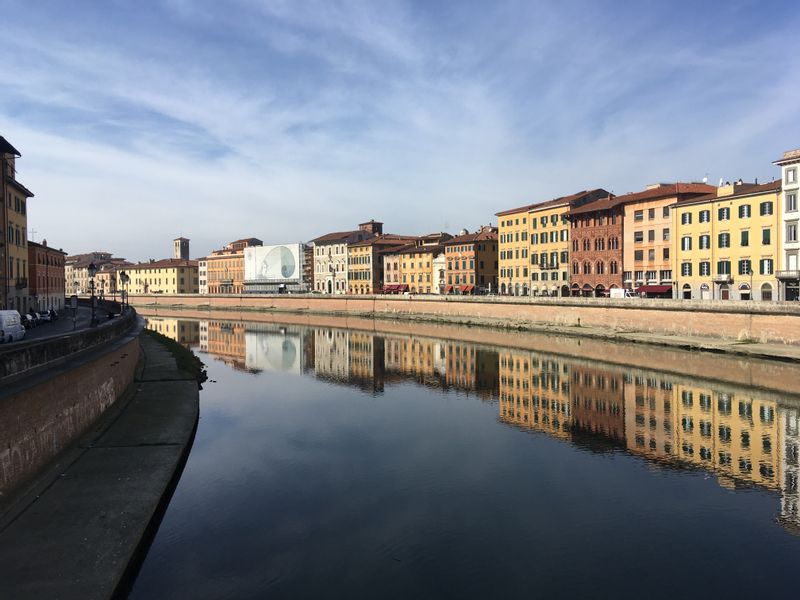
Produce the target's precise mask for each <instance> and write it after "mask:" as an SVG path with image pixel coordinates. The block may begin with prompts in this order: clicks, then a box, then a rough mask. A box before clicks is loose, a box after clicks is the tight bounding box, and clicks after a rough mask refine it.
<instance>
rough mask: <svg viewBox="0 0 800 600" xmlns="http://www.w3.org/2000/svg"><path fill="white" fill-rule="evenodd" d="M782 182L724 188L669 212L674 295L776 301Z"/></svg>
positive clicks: (728, 185)
mask: <svg viewBox="0 0 800 600" xmlns="http://www.w3.org/2000/svg"><path fill="white" fill-rule="evenodd" d="M780 196H781V182H780V181H776V182H772V183H767V184H761V185H758V184H750V183H742V182H741V180H739V181H738V182H735V183H728V184H725V185H723V186H721V187H719V188H717V190H716V193H715V194H709V195H707V196H701V197H699V198H696V199H693V200H689V201H686V202H681V203H678V204H675V205H673V207H672V228H673V230H674V231H675V240H674V242H675V252H674V254H675V256H674V259H673V272H674V273H675V277H676V282H675V288H676V290H675V295H676V296H677V297H678V298H685V299H701V300H707V299H719V300H767V301H771V300H777V299H778V280H777V276H776V271H777V264H778V256H779V253H780V234H781V228H780V210H779V206H780Z"/></svg>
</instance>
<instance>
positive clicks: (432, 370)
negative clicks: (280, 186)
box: [148, 319, 800, 532]
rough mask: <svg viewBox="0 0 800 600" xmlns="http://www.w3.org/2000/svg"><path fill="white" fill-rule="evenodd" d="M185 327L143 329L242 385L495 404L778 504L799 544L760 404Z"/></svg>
mask: <svg viewBox="0 0 800 600" xmlns="http://www.w3.org/2000/svg"><path fill="white" fill-rule="evenodd" d="M188 323H189V322H184V321H177V320H174V319H173V320H169V319H162V320H160V321H157V320H154V326H153V327H151V328H154V329H156V331H159V329H158V326H159V325H160V326H161V328H162V329H161V332H162V333H165V334H166V335H170V333H173V334H174V333H178V334H182V335H183V336H184V337H183V339H184V340H187V341H185V342H184V341H182V340H179V341H182V343H191V342H188V340H190V339H192V336H195V337H196V338H199V341H200V349H201V351H203V352H208V353H209V354H211V355H213V356H216V357H218V358H220V359H221V360H224V361H225V362H226V363H227V364H229V365H231V366H233V367H234V368H237V369H239V370H242V371H248V372H251V373H257V372H260V371H267V370H269V371H280V372H285V373H294V374H303V373H306V374H309V375H311V374H313V375H314V376H315V377H317V378H319V379H322V380H325V381H328V382H330V383H333V384H336V385H347V386H352V387H355V388H357V389H359V390H361V391H363V392H366V393H370V394H375V395H377V394H381V393H383V392H384V390H385V388H386V387H387V386H391V385H396V384H400V383H403V382H416V383H417V384H421V385H425V386H429V387H435V388H441V389H443V390H450V389H452V390H457V391H459V392H462V393H465V394H475V395H476V396H477V397H479V398H480V399H482V400H485V401H495V400H497V401H498V402H499V416H500V420H501V422H503V423H506V424H509V425H512V426H515V427H519V428H523V429H526V430H531V431H537V432H542V433H545V434H547V435H550V436H553V437H556V438H559V439H561V440H564V441H568V442H570V443H572V444H576V445H578V446H580V447H583V448H586V449H589V450H592V451H599V452H612V451H626V452H628V453H631V454H634V455H638V456H641V457H643V458H644V459H646V460H648V461H650V462H652V463H653V464H656V465H660V466H662V467H666V468H681V469H686V468H689V469H702V470H705V471H708V472H711V473H714V474H715V475H716V476H717V479H718V481H719V483H720V485H723V486H726V487H731V488H733V487H736V486H742V485H750V486H752V485H755V486H759V487H761V488H766V489H768V490H772V491H774V492H776V493H779V494H780V496H781V501H780V515H779V521H780V522H781V523H782V524H783V525H784V526H785V527H786V528H787V529H790V530H792V531H797V532H800V515H799V514H798V513H799V512H800V495H799V493H798V477H799V476H800V475H799V473H800V467H799V465H798V460H799V459H800V456H799V455H800V411H799V410H798V408H797V407H796V406H794V405H792V404H789V403H786V404H785V405H784V404H783V403H782V401H780V399H779V398H777V397H774V396H771V395H770V394H769V393H759V392H754V391H752V390H744V389H741V388H733V387H728V386H725V385H724V384H711V383H701V382H698V381H693V380H689V379H686V378H681V377H680V376H677V375H668V374H664V373H659V372H656V371H641V370H630V369H625V368H623V367H615V366H606V365H600V364H598V363H594V362H591V361H589V360H581V359H576V358H564V357H559V356H555V355H547V354H543V353H539V352H531V351H525V350H513V349H502V350H499V351H498V350H496V349H493V348H490V347H484V346H480V345H476V344H472V343H467V342H459V341H454V340H440V339H434V338H428V337H423V336H416V335H394V334H381V335H378V334H375V333H373V332H369V331H357V330H346V329H334V328H328V327H313V328H309V327H302V326H291V325H285V326H284V325H274V324H253V323H241V322H237V323H226V322H219V321H203V322H201V323H200V324H199V326H197V324H195V327H193V328H190V327H188ZM148 326H150V324H148ZM171 337H172V336H171ZM173 339H176V338H174V337H173Z"/></svg>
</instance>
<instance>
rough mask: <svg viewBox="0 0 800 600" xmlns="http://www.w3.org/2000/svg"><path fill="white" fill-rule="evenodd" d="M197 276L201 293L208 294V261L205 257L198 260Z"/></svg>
mask: <svg viewBox="0 0 800 600" xmlns="http://www.w3.org/2000/svg"><path fill="white" fill-rule="evenodd" d="M197 277H198V288H199V293H201V294H208V261H207V260H206V259H205V258H201V259H200V260H199V261H198V262H197Z"/></svg>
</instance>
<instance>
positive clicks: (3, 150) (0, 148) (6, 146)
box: [0, 135, 22, 156]
mask: <svg viewBox="0 0 800 600" xmlns="http://www.w3.org/2000/svg"><path fill="white" fill-rule="evenodd" d="M0 154H13V155H14V156H22V154H20V153H19V150H17V149H16V148H14V146H12V145H11V144H10V143H9V142H8V140H7V139H6V138H4V137H3V136H2V135H0Z"/></svg>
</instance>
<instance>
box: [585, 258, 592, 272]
mask: <svg viewBox="0 0 800 600" xmlns="http://www.w3.org/2000/svg"><path fill="white" fill-rule="evenodd" d="M591 272H592V263H590V262H589V261H588V260H587V261H585V262H584V263H583V274H584V275H589V274H591Z"/></svg>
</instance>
